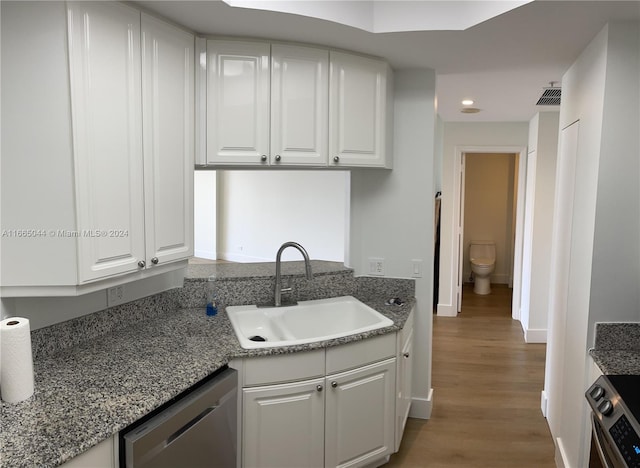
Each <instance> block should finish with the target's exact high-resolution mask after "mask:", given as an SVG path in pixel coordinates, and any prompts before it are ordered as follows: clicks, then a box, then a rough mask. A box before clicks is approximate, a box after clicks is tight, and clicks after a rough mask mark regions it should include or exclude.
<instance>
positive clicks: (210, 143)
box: [207, 40, 271, 165]
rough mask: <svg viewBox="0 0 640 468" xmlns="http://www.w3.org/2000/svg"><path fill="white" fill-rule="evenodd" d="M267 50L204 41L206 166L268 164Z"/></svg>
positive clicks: (251, 44) (260, 45) (254, 45)
mask: <svg viewBox="0 0 640 468" xmlns="http://www.w3.org/2000/svg"><path fill="white" fill-rule="evenodd" d="M270 48H271V46H270V45H269V44H266V43H258V42H255V43H254V42H235V41H218V40H209V41H207V67H208V70H207V74H208V77H207V91H208V92H207V163H209V164H232V165H233V164H236V165H238V164H239V165H243V164H244V165H247V164H249V165H250V164H254V165H259V164H268V155H269V82H270V80H269V55H270ZM263 156H264V158H263Z"/></svg>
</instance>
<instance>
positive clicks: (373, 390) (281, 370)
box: [231, 333, 396, 468]
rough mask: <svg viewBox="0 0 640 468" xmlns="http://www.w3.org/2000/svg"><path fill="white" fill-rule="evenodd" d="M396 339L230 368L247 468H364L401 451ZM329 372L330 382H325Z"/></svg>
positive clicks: (249, 360) (240, 363) (249, 361)
mask: <svg viewBox="0 0 640 468" xmlns="http://www.w3.org/2000/svg"><path fill="white" fill-rule="evenodd" d="M395 355H396V334H395V333H389V334H386V335H381V336H377V337H374V338H369V339H367V340H362V341H359V342H355V343H350V344H346V345H342V346H337V347H333V348H328V349H327V350H326V352H325V350H315V351H310V352H303V353H294V354H287V355H279V356H278V355H274V356H268V357H256V358H247V359H243V360H236V361H234V362H232V363H231V366H232V367H235V368H237V369H238V370H239V372H240V376H241V379H242V382H243V384H242V386H243V388H242V408H241V410H240V414H241V421H242V424H241V426H242V429H241V431H240V432H241V439H242V440H241V441H240V446H241V459H242V466H244V467H247V468H248V467H278V468H281V467H295V468H301V467H314V468H318V467H323V466H324V467H338V466H340V467H358V466H368V465H374V464H377V463H381V462H383V461H384V459H385V457H387V456H389V455H391V453H393V452H394V450H395V423H394V421H395V411H396V395H395V393H396V357H395ZM325 372H326V374H325Z"/></svg>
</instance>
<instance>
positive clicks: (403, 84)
mask: <svg viewBox="0 0 640 468" xmlns="http://www.w3.org/2000/svg"><path fill="white" fill-rule="evenodd" d="M394 83H395V84H394V93H395V103H394V146H393V149H394V162H393V170H392V171H386V170H354V171H353V172H352V178H351V214H352V216H351V241H350V255H351V257H350V266H351V267H353V268H354V269H355V272H356V274H357V275H366V274H367V272H368V261H367V259H368V258H369V257H380V258H384V261H385V273H386V276H389V277H401V278H408V277H410V276H411V274H412V271H413V270H412V264H411V260H412V259H422V261H423V276H422V278H418V279H416V298H417V306H416V317H415V320H416V322H415V333H416V335H415V339H414V346H415V351H414V352H415V356H416V359H415V366H414V380H413V395H414V399H413V403H412V408H411V414H412V416H415V417H423V418H426V417H429V414H430V412H431V334H432V320H433V312H432V297H433V296H432V294H433V238H434V232H433V206H434V195H435V190H434V174H433V165H434V144H435V142H434V130H435V108H434V107H435V73H434V72H433V70H426V69H425V70H418V69H415V70H397V71H396V72H395V77H394Z"/></svg>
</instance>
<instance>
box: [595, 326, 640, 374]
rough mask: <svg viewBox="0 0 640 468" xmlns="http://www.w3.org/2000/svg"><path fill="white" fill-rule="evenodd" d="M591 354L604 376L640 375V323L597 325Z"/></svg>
mask: <svg viewBox="0 0 640 468" xmlns="http://www.w3.org/2000/svg"><path fill="white" fill-rule="evenodd" d="M589 354H590V355H591V357H592V358H593V360H594V362H595V363H596V364H597V365H598V367H599V368H600V370H601V371H602V372H603V373H604V374H609V375H621V374H628V375H640V323H597V324H596V331H595V347H594V348H592V349H590V350H589Z"/></svg>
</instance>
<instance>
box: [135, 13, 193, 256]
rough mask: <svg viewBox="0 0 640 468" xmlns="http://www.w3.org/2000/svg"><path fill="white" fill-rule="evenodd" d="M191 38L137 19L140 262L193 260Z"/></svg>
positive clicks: (145, 18) (147, 19) (163, 25)
mask: <svg viewBox="0 0 640 468" xmlns="http://www.w3.org/2000/svg"><path fill="white" fill-rule="evenodd" d="M193 60H194V37H193V35H192V34H189V33H187V32H185V31H183V30H181V29H178V28H176V27H174V26H171V25H169V24H166V23H164V22H162V21H159V20H157V19H155V18H153V17H151V16H149V15H146V14H142V64H143V67H142V91H143V94H142V107H143V111H144V112H143V114H144V117H143V136H144V187H145V234H146V236H145V237H146V261H147V262H150V264H149V265H147V266H149V267H151V268H153V267H155V266H156V265H162V264H164V263H166V262H171V261H174V260H180V259H184V258H188V257H190V256H191V255H193V165H194V63H193Z"/></svg>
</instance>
